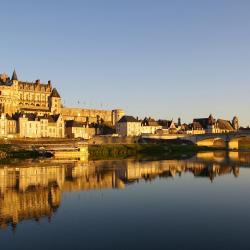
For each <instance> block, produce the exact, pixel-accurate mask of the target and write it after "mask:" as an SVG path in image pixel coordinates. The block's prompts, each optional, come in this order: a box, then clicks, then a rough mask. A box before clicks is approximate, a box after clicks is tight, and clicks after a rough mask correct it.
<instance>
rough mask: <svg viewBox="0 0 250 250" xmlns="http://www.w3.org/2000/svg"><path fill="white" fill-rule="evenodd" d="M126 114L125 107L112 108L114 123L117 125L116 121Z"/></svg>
mask: <svg viewBox="0 0 250 250" xmlns="http://www.w3.org/2000/svg"><path fill="white" fill-rule="evenodd" d="M124 115H125V112H124V110H123V109H114V110H112V125H114V126H115V125H116V123H117V122H118V121H119V120H120V119H121V118H122V117H123V116H124Z"/></svg>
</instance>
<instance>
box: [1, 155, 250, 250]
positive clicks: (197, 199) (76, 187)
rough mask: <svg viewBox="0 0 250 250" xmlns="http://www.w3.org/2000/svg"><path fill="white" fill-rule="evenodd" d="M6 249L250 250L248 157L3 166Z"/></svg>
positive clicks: (2, 238)
mask: <svg viewBox="0 0 250 250" xmlns="http://www.w3.org/2000/svg"><path fill="white" fill-rule="evenodd" d="M0 226H1V229H0V244H1V245H0V246H1V247H0V249H3V250H5V249H250V154H249V153H236V152H234V153H230V154H226V153H224V152H216V153H204V154H198V155H197V156H196V157H194V158H192V159H189V160H162V161H134V160H119V161H95V162H94V161H89V162H87V161H78V162H74V161H63V162H60V161H56V160H45V161H25V162H22V163H15V164H10V165H2V166H1V167H0Z"/></svg>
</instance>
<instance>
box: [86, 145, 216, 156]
mask: <svg viewBox="0 0 250 250" xmlns="http://www.w3.org/2000/svg"><path fill="white" fill-rule="evenodd" d="M209 150H217V149H215V148H213V149H211V148H208V147H199V146H197V145H194V144H192V143H187V144H186V143H182V142H179V143H164V144H139V143H136V144H120V145H119V144H115V145H114V144H107V145H89V158H90V159H91V160H97V159H116V158H129V157H133V158H147V157H148V158H150V159H152V158H157V159H159V158H168V159H170V158H175V159H176V158H190V157H192V156H193V155H195V154H196V153H197V152H200V151H209Z"/></svg>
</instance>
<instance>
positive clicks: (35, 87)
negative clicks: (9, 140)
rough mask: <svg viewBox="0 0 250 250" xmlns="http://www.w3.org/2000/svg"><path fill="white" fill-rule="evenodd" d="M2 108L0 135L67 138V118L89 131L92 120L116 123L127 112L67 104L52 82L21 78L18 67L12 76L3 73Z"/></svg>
mask: <svg viewBox="0 0 250 250" xmlns="http://www.w3.org/2000/svg"><path fill="white" fill-rule="evenodd" d="M0 111H1V114H2V115H1V119H0V136H6V135H9V134H12V135H15V136H19V137H65V136H67V135H65V124H64V123H65V121H77V122H78V124H81V125H82V128H83V130H84V131H85V130H86V127H88V124H91V123H92V124H99V123H100V122H105V123H106V124H109V125H110V126H114V125H115V124H116V123H117V121H118V120H119V119H120V118H121V117H122V116H123V115H124V111H123V110H122V109H115V110H94V109H81V108H68V107H63V105H62V99H61V96H60V94H59V93H58V91H57V89H56V88H53V87H52V84H51V81H48V82H47V83H42V82H40V80H36V81H35V82H27V81H20V80H19V79H18V77H17V73H16V71H15V70H14V72H13V74H12V77H11V78H10V77H9V76H8V75H7V74H5V73H3V74H0ZM58 121H59V122H58ZM72 124H73V123H72ZM49 125H50V126H51V128H48V126H49ZM86 133H87V132H86Z"/></svg>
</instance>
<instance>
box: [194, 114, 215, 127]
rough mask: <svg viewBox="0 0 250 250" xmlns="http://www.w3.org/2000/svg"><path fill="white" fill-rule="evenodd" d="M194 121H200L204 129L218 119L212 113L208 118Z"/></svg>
mask: <svg viewBox="0 0 250 250" xmlns="http://www.w3.org/2000/svg"><path fill="white" fill-rule="evenodd" d="M193 122H198V123H200V125H201V126H202V128H203V129H207V128H208V126H211V125H214V124H215V123H216V120H215V119H214V118H213V116H212V115H210V116H209V117H208V118H198V119H194V120H193Z"/></svg>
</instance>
